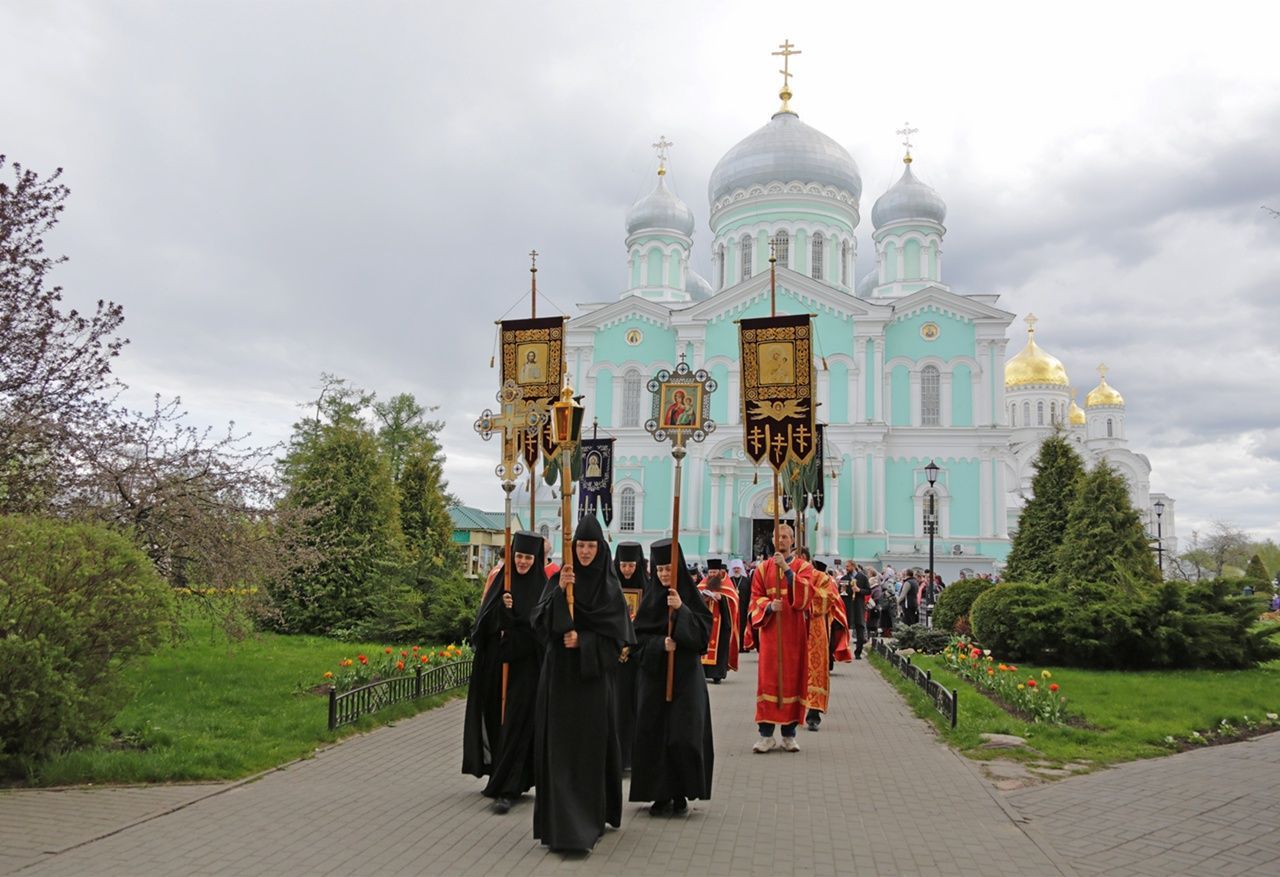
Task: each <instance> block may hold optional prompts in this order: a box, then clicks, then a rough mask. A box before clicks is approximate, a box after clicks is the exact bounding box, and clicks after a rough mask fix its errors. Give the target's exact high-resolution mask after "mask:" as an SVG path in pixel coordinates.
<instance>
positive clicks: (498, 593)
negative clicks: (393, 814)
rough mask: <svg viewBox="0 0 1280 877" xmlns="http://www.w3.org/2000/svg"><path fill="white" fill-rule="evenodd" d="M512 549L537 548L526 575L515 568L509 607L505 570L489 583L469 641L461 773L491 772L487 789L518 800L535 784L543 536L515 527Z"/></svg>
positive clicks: (526, 550)
mask: <svg viewBox="0 0 1280 877" xmlns="http://www.w3.org/2000/svg"><path fill="white" fill-rule="evenodd" d="M512 551H513V553H514V552H516V551H518V552H519V553H521V554H533V555H534V562H533V566H532V567H531V568H530V569H529V571H528V572H527V573H525V574H524V575H520V574H519V573H517V572H516V570H515V566H514V564H513V566H512V570H511V603H512V607H511V609H507V608H506V607H505V606H503V605H502V594H503V587H502V581H503V580H502V576H503V575H504V574H505V573H504V572H502V571H500V572H499V573H498V577H497V578H496V579H494V582H493V584H492V585H490V586H489V591H488V593H486V594H485V597H484V601H483V602H482V603H481V605H480V612H479V613H478V614H477V616H476V624H475V629H474V630H473V631H472V632H471V646H472V648H473V649H475V659H474V663H473V664H472V667H471V683H470V685H469V687H468V689H467V715H466V722H465V724H464V726H463V732H462V733H463V738H462V772H463V773H469V774H471V775H472V776H477V777H483V776H485V775H486V774H488V775H489V782H488V784H487V785H486V786H485V787H484V794H485V795H487V796H489V797H490V798H516V797H519V796H520V795H521V794H522V793H524V792H526V791H528V790H529V789H530V788H531V787H532V786H533V705H534V701H535V699H536V697H537V694H538V676H539V670H540V669H541V666H542V649H541V647H540V646H539V644H538V641H537V639H536V638H535V637H534V634H533V624H532V621H533V610H534V609H535V608H536V607H537V605H538V599H539V598H540V597H541V595H542V592H543V590H544V589H545V587H546V582H547V577H546V575H545V574H544V573H543V566H544V560H543V556H542V553H543V541H542V537H541V536H540V535H539V534H537V533H529V532H520V533H516V534H515V536H514V538H513V540H512ZM504 661H506V662H507V663H508V666H509V669H508V675H507V709H506V719H505V721H504V720H503V718H502V664H503V662H504Z"/></svg>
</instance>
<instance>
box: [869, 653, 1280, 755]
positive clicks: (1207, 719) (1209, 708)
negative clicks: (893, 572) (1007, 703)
mask: <svg viewBox="0 0 1280 877" xmlns="http://www.w3.org/2000/svg"><path fill="white" fill-rule="evenodd" d="M871 660H872V663H873V664H874V665H875V666H876V668H877V669H879V670H880V672H881V673H882V674H883V675H884V676H885V678H886V679H888V680H889V681H890V682H891V683H892V684H893V685H894V687H896V688H897V689H898V690H899V691H900V692H902V694H903V695H904V696H905V697H906V699H907V701H908V703H910V704H911V705H912V707H913V708H914V709H915V711H916V713H917V715H920V716H923V717H926V718H928V719H929V720H930V721H932V722H933V723H934V725H935V726H936V727H937V728H938V730H939V732H940V733H941V734H942V735H943V737H944V738H946V740H947V741H948V742H949V743H951V744H952V745H953V746H955V747H957V748H958V749H960V750H962V751H963V752H964V753H965V754H966V755H969V756H971V757H974V758H980V759H983V758H996V757H999V758H1010V757H1012V758H1024V759H1038V758H1040V756H1038V755H1036V754H1035V753H1027V752H1021V751H1019V750H985V749H978V748H977V747H978V746H979V745H980V744H981V743H982V739H981V737H980V736H979V735H980V734H982V733H984V732H986V733H997V734H1016V735H1017V736H1019V737H1023V738H1026V740H1027V743H1028V745H1030V746H1032V747H1034V748H1035V749H1037V750H1039V751H1040V753H1042V754H1043V757H1044V760H1047V761H1052V762H1055V763H1057V764H1063V763H1066V762H1071V761H1076V762H1080V761H1088V762H1092V763H1093V764H1095V765H1105V764H1114V763H1116V762H1120V761H1131V760H1133V759H1136V758H1150V757H1152V756H1157V755H1167V754H1168V753H1170V752H1174V751H1177V750H1178V749H1181V748H1184V747H1185V746H1186V741H1187V740H1188V739H1189V738H1191V735H1192V732H1205V731H1209V730H1212V729H1214V728H1216V727H1218V726H1219V723H1220V722H1221V721H1222V720H1223V719H1227V720H1228V721H1229V722H1230V723H1231V725H1232V726H1233V727H1235V728H1236V729H1238V730H1239V729H1243V728H1244V726H1245V719H1244V717H1245V716H1248V717H1249V720H1250V721H1252V722H1255V723H1258V724H1261V725H1263V726H1266V725H1268V719H1267V718H1266V716H1267V713H1280V661H1273V662H1271V663H1270V664H1266V665H1263V666H1262V667H1259V668H1257V669H1254V670H1235V671H1217V670H1179V671H1164V672H1158V671H1150V672H1140V673H1126V672H1121V671H1112V670H1077V669H1074V668H1070V667H1049V668H1047V669H1049V670H1050V671H1051V672H1052V673H1053V681H1054V682H1057V683H1058V684H1059V685H1061V686H1062V694H1065V695H1067V697H1068V702H1067V706H1068V709H1069V710H1070V712H1071V714H1072V715H1073V716H1076V717H1079V718H1081V719H1083V720H1084V721H1085V722H1086V723H1088V725H1089V727H1087V728H1085V727H1072V726H1060V725H1059V726H1054V725H1037V724H1029V723H1027V722H1025V721H1023V720H1022V719H1018V718H1015V717H1013V716H1011V715H1009V714H1008V713H1006V712H1005V711H1004V710H1003V709H1001V708H1000V707H998V706H996V705H995V704H994V703H992V702H991V701H990V700H988V699H987V698H986V697H985V696H984V695H982V694H980V693H979V692H978V691H977V690H976V689H975V688H974V687H973V686H972V685H971V684H969V683H968V682H967V681H965V680H964V679H961V678H960V677H958V676H956V675H954V674H953V673H951V672H949V671H948V670H946V669H945V666H946V665H945V663H944V662H943V660H942V659H941V658H940V657H936V656H930V655H913V656H912V659H911V660H912V663H914V664H916V665H917V666H919V667H921V668H923V669H926V670H930V671H932V673H933V678H934V679H937V680H938V681H939V682H941V683H942V684H944V685H946V686H947V688H954V689H956V690H957V691H958V692H959V722H958V724H957V726H956V728H955V729H954V730H952V729H951V727H950V726H949V724H948V723H946V722H944V721H943V720H942V718H941V716H940V715H939V714H938V713H937V711H936V710H935V709H934V708H933V704H932V702H931V701H929V700H928V699H927V698H926V697H925V696H924V694H923V692H921V691H920V689H919V688H917V687H916V686H915V685H914V684H913V683H910V682H908V681H907V680H905V679H903V678H902V677H901V676H900V675H899V674H898V672H897V671H896V670H894V669H893V668H892V667H890V666H889V664H888V663H887V662H886V661H884V660H883V659H881V658H880V657H879V656H878V655H875V654H872V655H871ZM1043 669H1046V668H1044V667H1038V666H1036V667H1033V666H1031V665H1027V664H1020V665H1019V670H1022V671H1025V672H1026V674H1027V675H1028V676H1034V677H1035V678H1037V679H1039V678H1040V677H1039V674H1040V671H1041V670H1043ZM1271 727H1275V728H1277V730H1280V726H1277V725H1274V724H1272V725H1271ZM1169 737H1172V738H1173V742H1169V741H1168V740H1167V739H1166V738H1169Z"/></svg>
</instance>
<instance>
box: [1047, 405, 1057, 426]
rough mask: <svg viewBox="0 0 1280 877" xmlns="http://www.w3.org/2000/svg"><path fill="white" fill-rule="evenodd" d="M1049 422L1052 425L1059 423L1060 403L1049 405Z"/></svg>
mask: <svg viewBox="0 0 1280 877" xmlns="http://www.w3.org/2000/svg"><path fill="white" fill-rule="evenodd" d="M1049 422H1050V423H1057V422H1058V403H1057V402H1050V403H1049Z"/></svg>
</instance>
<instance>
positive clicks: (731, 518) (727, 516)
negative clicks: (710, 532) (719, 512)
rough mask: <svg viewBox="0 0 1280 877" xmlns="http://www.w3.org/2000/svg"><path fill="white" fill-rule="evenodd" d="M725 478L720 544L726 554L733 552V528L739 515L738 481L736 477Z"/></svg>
mask: <svg viewBox="0 0 1280 877" xmlns="http://www.w3.org/2000/svg"><path fill="white" fill-rule="evenodd" d="M722 477H723V478H724V489H723V490H722V491H721V496H722V497H723V498H724V500H723V501H724V528H723V529H722V530H721V534H722V535H721V537H720V543H721V546H722V548H723V550H724V553H725V554H728V553H729V552H730V551H732V550H733V528H734V526H735V525H736V524H737V522H738V520H737V515H736V514H735V506H736V505H737V495H738V491H737V481H736V478H735V476H734V475H732V474H726V475H724V476H722Z"/></svg>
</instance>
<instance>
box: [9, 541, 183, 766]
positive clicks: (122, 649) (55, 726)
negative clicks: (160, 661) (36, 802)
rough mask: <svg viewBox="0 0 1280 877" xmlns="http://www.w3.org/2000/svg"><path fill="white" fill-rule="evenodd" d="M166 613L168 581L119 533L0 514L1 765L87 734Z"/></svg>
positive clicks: (160, 631) (165, 625)
mask: <svg viewBox="0 0 1280 877" xmlns="http://www.w3.org/2000/svg"><path fill="white" fill-rule="evenodd" d="M172 619H173V596H172V594H171V592H170V590H169V588H168V586H167V585H165V583H164V582H163V581H162V580H161V579H160V577H159V576H158V575H157V574H156V571H155V568H154V567H153V566H152V565H151V562H150V561H149V560H148V559H147V558H146V556H145V555H143V554H142V553H141V552H140V551H139V550H138V549H136V548H135V547H134V546H133V545H132V544H131V543H130V542H129V540H128V539H126V538H125V537H123V536H121V535H119V534H117V533H114V532H111V531H108V530H105V529H103V528H101V527H97V526H93V525H88V524H67V523H62V522H57V521H49V520H42V519H38V518H27V517H0V666H2V667H4V673H3V674H0V768H3V769H4V770H5V771H6V772H11V771H14V770H18V769H23V768H28V767H29V766H30V765H31V764H32V762H33V761H35V760H37V759H40V758H43V757H46V756H48V755H51V754H53V753H56V752H59V751H63V750H65V749H67V748H70V747H72V746H75V745H77V744H81V743H85V742H88V741H90V740H92V739H93V738H94V737H95V736H96V735H97V734H98V732H99V731H100V730H101V728H102V726H103V725H104V724H105V723H106V722H108V721H110V719H111V718H112V717H113V716H114V715H115V714H116V712H117V711H118V709H119V707H120V705H121V703H122V699H123V695H124V691H123V688H122V686H121V685H120V669H121V667H122V666H123V665H124V664H125V663H126V662H127V661H128V660H129V659H130V658H133V657H135V656H137V655H140V654H145V653H147V652H149V651H150V650H152V649H153V648H155V647H156V646H157V645H158V644H159V643H160V642H161V640H162V639H163V637H164V635H165V633H166V632H167V631H168V630H169V628H170V624H171V622H172Z"/></svg>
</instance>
